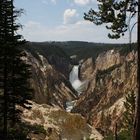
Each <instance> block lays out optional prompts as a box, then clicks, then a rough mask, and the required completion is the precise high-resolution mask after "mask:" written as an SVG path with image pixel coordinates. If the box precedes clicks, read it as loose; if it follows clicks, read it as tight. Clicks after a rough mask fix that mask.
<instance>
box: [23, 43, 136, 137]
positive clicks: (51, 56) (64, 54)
mask: <svg viewBox="0 0 140 140" xmlns="http://www.w3.org/2000/svg"><path fill="white" fill-rule="evenodd" d="M73 43H74V42H70V43H69V42H64V43H60V42H58V43H57V42H55V43H53V42H52V43H40V44H39V43H28V44H27V46H26V48H25V51H26V54H27V57H26V62H27V63H28V64H30V65H31V71H32V78H31V80H30V83H31V86H32V88H33V96H34V98H33V101H31V102H32V109H31V110H24V113H23V116H22V118H23V121H25V122H28V123H31V124H40V125H43V126H44V129H45V130H46V131H47V134H46V135H45V136H43V137H41V138H40V139H44V140H61V139H62V140H81V139H83V140H86V139H94V140H102V139H103V137H104V136H105V135H107V134H108V133H110V132H113V133H114V129H115V125H116V123H117V124H118V128H119V129H121V120H122V115H123V112H124V110H125V108H124V101H125V97H126V95H127V94H128V93H136V92H137V83H136V81H137V80H136V77H137V75H136V71H137V61H136V60H137V52H136V50H135V49H133V50H130V51H126V50H124V49H122V48H121V47H120V45H119V47H114V45H113V47H104V48H103V47H102V44H96V45H99V46H98V47H94V45H95V44H93V47H87V48H86V47H83V48H82V46H80V47H74V48H71V45H74V44H73ZM78 43H79V42H78ZM80 43H81V42H80ZM69 44H70V46H69ZM83 44H84V45H85V44H86V43H83ZM80 45H81V44H80ZM88 45H91V44H89V43H87V46H88ZM107 46H108V44H107ZM93 48H94V49H93ZM98 48H99V49H98ZM85 50H86V51H87V52H88V51H90V54H89V53H86V52H85ZM91 50H92V51H91ZM76 51H77V52H78V53H77V52H76ZM83 51H84V52H83ZM74 74H76V75H74ZM68 107H69V108H68ZM50 129H51V132H49V130H50ZM32 139H37V140H38V139H39V138H38V137H37V136H36V135H33V134H32Z"/></svg>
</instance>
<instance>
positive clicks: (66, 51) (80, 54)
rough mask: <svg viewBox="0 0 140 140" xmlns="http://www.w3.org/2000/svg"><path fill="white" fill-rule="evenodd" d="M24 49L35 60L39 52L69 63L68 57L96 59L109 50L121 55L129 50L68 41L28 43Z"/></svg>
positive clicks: (125, 45)
mask: <svg viewBox="0 0 140 140" xmlns="http://www.w3.org/2000/svg"><path fill="white" fill-rule="evenodd" d="M25 48H26V49H27V50H29V51H30V52H32V54H33V55H34V56H35V57H36V58H37V59H40V58H38V55H36V52H39V53H40V54H42V55H43V56H45V57H48V56H51V55H57V56H60V57H61V56H62V57H64V58H66V59H67V60H68V61H70V59H69V57H70V56H72V55H77V58H76V59H77V61H78V62H79V61H80V60H81V59H86V58H89V57H92V58H93V59H96V58H97V56H98V55H99V54H100V53H102V52H104V51H108V50H111V49H115V50H118V51H119V52H120V53H121V54H122V55H127V54H128V53H129V52H130V51H131V50H130V49H129V44H104V43H90V42H82V41H68V42H42V43H37V42H29V43H27V44H26V45H25ZM132 49H133V50H136V44H135V43H133V44H132Z"/></svg>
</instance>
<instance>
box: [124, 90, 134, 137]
mask: <svg viewBox="0 0 140 140" xmlns="http://www.w3.org/2000/svg"><path fill="white" fill-rule="evenodd" d="M135 101H136V96H135V93H134V92H131V93H128V94H127V95H126V101H125V102H124V107H125V112H124V114H123V128H124V129H126V130H127V131H128V132H129V133H131V135H133V133H132V132H133V123H134V117H135Z"/></svg>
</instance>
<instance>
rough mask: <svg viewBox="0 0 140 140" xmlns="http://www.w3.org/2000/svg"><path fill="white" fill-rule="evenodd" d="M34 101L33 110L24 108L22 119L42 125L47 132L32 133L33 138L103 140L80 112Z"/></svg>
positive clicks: (48, 139) (32, 123)
mask: <svg viewBox="0 0 140 140" xmlns="http://www.w3.org/2000/svg"><path fill="white" fill-rule="evenodd" d="M31 103H32V109H31V110H23V115H22V120H23V121H24V122H26V123H28V124H31V125H34V124H37V125H42V126H44V129H45V130H46V135H45V134H34V133H30V134H29V135H28V137H30V138H31V139H32V140H85V139H89V138H90V139H94V140H102V139H103V137H102V135H101V134H100V133H99V132H98V131H97V130H96V129H95V128H93V127H91V126H90V125H89V124H87V123H86V120H85V118H84V117H82V116H81V115H80V114H72V113H68V112H66V111H65V110H62V109H61V108H59V107H56V106H54V107H52V106H49V105H47V104H42V105H39V104H37V103H34V102H31Z"/></svg>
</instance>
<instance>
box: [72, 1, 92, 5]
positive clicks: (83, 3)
mask: <svg viewBox="0 0 140 140" xmlns="http://www.w3.org/2000/svg"><path fill="white" fill-rule="evenodd" d="M93 2H94V0H74V3H76V4H78V5H83V6H85V5H88V4H91V3H93Z"/></svg>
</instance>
